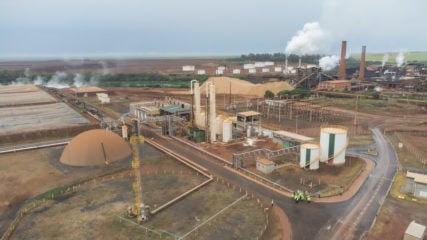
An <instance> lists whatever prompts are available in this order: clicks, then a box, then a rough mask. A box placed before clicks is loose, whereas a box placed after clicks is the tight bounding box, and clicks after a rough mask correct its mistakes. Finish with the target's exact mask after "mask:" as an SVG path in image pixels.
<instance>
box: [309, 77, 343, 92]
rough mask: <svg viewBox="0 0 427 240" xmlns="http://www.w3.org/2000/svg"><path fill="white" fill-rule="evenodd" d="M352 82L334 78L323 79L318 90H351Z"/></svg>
mask: <svg viewBox="0 0 427 240" xmlns="http://www.w3.org/2000/svg"><path fill="white" fill-rule="evenodd" d="M350 88H351V82H350V81H348V80H333V81H323V82H319V84H318V85H317V90H327V91H340V92H342V91H344V90H350Z"/></svg>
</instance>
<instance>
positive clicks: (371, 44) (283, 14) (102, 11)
mask: <svg viewBox="0 0 427 240" xmlns="http://www.w3.org/2000/svg"><path fill="white" fill-rule="evenodd" d="M426 12H427V1H425V0H405V1H404V0H306V1H302V0H301V1H298V0H262V1H260V0H259V1H255V0H254V1H251V0H246V1H243V0H215V1H214V0H180V1H177V0H151V1H148V0H96V1H95V0H0V58H16V57H17V58H26V57H58V58H73V57H91V56H92V57H93V56H137V57H158V56H194V55H202V56H206V55H209V56H212V55H240V54H247V53H251V52H252V53H264V52H270V53H273V52H284V51H285V48H286V46H287V43H288V42H289V41H290V40H291V39H292V37H293V36H294V35H295V34H297V32H298V31H299V30H301V29H302V28H303V27H304V25H305V24H306V23H309V22H318V23H319V26H320V27H321V29H322V31H324V32H325V33H326V35H327V37H326V39H327V41H326V43H325V44H322V46H321V49H319V50H318V51H319V54H337V53H338V52H339V48H340V44H341V40H347V42H348V43H347V46H348V51H349V52H354V53H359V52H360V48H361V46H362V45H366V46H367V51H368V52H395V51H400V50H406V51H427V31H426V23H427V13H426Z"/></svg>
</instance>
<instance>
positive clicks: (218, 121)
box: [216, 115, 224, 135]
mask: <svg viewBox="0 0 427 240" xmlns="http://www.w3.org/2000/svg"><path fill="white" fill-rule="evenodd" d="M223 123H224V118H223V117H222V116H221V115H218V116H217V117H216V134H218V135H220V134H222V124H223Z"/></svg>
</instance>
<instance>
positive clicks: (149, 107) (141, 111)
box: [129, 102, 160, 120]
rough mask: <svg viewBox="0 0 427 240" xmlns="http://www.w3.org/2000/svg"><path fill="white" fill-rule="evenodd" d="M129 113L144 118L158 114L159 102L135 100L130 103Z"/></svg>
mask: <svg viewBox="0 0 427 240" xmlns="http://www.w3.org/2000/svg"><path fill="white" fill-rule="evenodd" d="M129 112H130V114H132V115H134V116H136V117H137V118H138V119H141V120H146V119H147V118H148V117H155V116H159V115H160V110H159V103H157V102H137V103H131V104H130V111H129Z"/></svg>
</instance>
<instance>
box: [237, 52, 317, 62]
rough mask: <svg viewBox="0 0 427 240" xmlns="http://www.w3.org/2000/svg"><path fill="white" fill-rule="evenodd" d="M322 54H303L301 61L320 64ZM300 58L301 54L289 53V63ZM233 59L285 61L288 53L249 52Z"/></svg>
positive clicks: (242, 60)
mask: <svg viewBox="0 0 427 240" xmlns="http://www.w3.org/2000/svg"><path fill="white" fill-rule="evenodd" d="M321 57H322V55H319V54H315V55H303V56H301V61H302V62H304V63H309V64H318V63H319V59H320V58H321ZM299 59H300V56H298V55H296V54H290V55H288V62H289V63H297V62H298V61H299ZM230 60H231V61H236V62H251V61H271V62H284V61H285V60H286V54H284V53H249V54H247V55H246V54H242V55H241V56H240V57H235V58H231V59H230Z"/></svg>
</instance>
